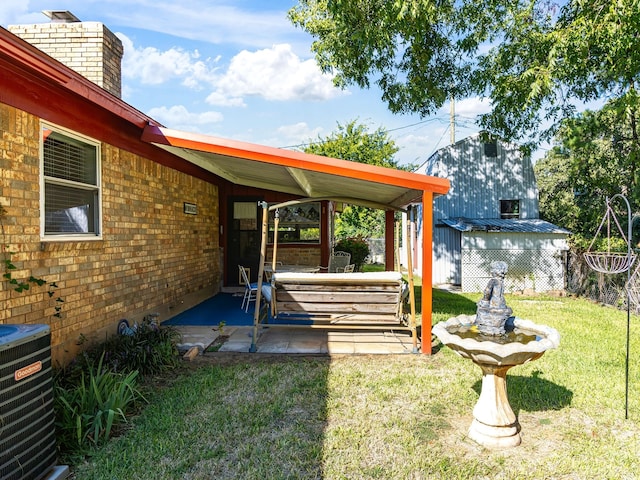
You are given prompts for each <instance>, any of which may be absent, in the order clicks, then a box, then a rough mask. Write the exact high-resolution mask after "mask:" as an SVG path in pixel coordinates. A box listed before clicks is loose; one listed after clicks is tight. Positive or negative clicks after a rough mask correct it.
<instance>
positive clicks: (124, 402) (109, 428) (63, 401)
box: [54, 360, 144, 454]
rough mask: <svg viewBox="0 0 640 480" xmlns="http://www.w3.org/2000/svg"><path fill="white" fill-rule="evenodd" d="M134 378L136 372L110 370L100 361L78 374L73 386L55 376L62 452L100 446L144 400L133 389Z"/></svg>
mask: <svg viewBox="0 0 640 480" xmlns="http://www.w3.org/2000/svg"><path fill="white" fill-rule="evenodd" d="M137 377H138V372H137V371H132V372H129V373H127V374H120V373H115V372H113V371H110V370H109V368H108V366H107V365H105V364H103V363H102V360H101V361H99V362H98V364H97V365H96V366H95V367H94V366H91V367H90V368H88V370H87V371H84V372H82V373H80V376H79V380H78V382H77V383H75V384H73V383H69V382H68V381H66V380H67V379H64V378H63V377H59V376H57V377H56V381H55V388H54V409H55V414H56V434H57V438H58V445H60V447H61V448H62V449H63V451H65V453H67V454H69V453H82V452H86V451H87V450H88V449H89V448H90V447H91V446H96V445H101V444H102V443H104V442H105V441H106V440H108V439H109V437H110V436H111V434H112V433H113V432H114V430H115V429H117V427H119V426H120V425H122V424H123V423H126V422H127V414H128V413H129V412H131V411H132V410H133V409H134V408H135V407H136V404H137V403H138V402H139V401H141V400H144V397H143V396H142V394H141V393H140V391H139V390H138V389H137V384H138V383H137Z"/></svg>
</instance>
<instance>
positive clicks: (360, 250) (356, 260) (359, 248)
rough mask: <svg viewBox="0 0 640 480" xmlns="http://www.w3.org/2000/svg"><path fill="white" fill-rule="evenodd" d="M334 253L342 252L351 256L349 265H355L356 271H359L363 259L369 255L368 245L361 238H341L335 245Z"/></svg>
mask: <svg viewBox="0 0 640 480" xmlns="http://www.w3.org/2000/svg"><path fill="white" fill-rule="evenodd" d="M334 249H335V250H336V251H343V252H347V253H350V254H351V263H353V264H355V266H356V270H360V268H361V267H362V264H363V263H364V261H365V259H366V258H367V256H368V255H369V244H367V241H366V240H365V239H364V238H362V237H349V238H343V239H341V240H339V241H338V242H337V243H336V246H335V248H334Z"/></svg>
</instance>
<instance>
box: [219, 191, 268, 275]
mask: <svg viewBox="0 0 640 480" xmlns="http://www.w3.org/2000/svg"><path fill="white" fill-rule="evenodd" d="M260 200H262V199H261V198H257V197H255V198H254V197H251V198H248V197H242V198H240V197H237V198H231V199H230V202H229V212H228V216H227V218H228V219H229V220H228V225H227V232H228V239H227V265H228V266H229V267H228V268H227V285H229V286H238V285H241V284H242V281H241V279H240V278H239V277H240V275H239V271H238V265H242V266H244V267H246V268H248V269H249V274H250V275H249V276H250V280H251V282H255V281H257V279H258V266H259V262H260V238H261V235H262V228H261V227H262V224H261V222H262V211H261V209H259V208H258V201H260Z"/></svg>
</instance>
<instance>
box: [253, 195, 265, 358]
mask: <svg viewBox="0 0 640 480" xmlns="http://www.w3.org/2000/svg"><path fill="white" fill-rule="evenodd" d="M258 206H260V207H262V240H261V242H260V263H259V264H258V291H257V292H256V305H255V308H254V309H253V336H252V337H251V346H250V347H249V352H251V353H255V352H257V351H258V346H257V343H258V322H259V321H260V302H261V301H262V277H263V276H264V261H265V258H266V256H267V234H268V230H269V228H268V227H269V208H268V205H267V202H258Z"/></svg>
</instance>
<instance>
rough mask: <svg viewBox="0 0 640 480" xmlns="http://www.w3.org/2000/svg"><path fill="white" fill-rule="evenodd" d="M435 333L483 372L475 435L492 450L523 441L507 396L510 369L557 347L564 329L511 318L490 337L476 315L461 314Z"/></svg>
mask: <svg viewBox="0 0 640 480" xmlns="http://www.w3.org/2000/svg"><path fill="white" fill-rule="evenodd" d="M433 334H434V335H436V336H437V337H438V338H439V339H440V341H441V342H442V343H443V344H444V345H447V346H448V347H449V348H451V349H452V350H453V351H455V352H456V353H457V354H458V355H460V356H461V357H464V358H468V359H470V360H471V361H472V362H473V363H475V364H476V365H478V366H479V367H480V368H481V370H482V390H481V392H480V398H479V399H478V402H477V403H476V406H475V408H474V409H473V417H474V418H473V422H472V423H471V426H470V428H469V437H470V438H471V439H472V440H474V441H475V442H477V443H479V444H480V445H483V446H485V447H487V448H494V449H501V448H509V447H515V446H517V445H520V442H521V437H520V425H519V424H518V419H517V417H516V415H515V414H514V413H513V410H512V409H511V405H510V404H509V398H508V397H507V371H508V370H509V369H510V368H512V367H515V366H517V365H522V364H524V363H527V362H530V361H532V360H536V359H538V358H540V357H541V356H542V355H543V354H544V352H545V351H547V350H549V349H551V348H557V347H558V345H559V344H560V336H559V335H558V332H557V331H556V330H554V329H553V328H550V327H547V326H545V325H536V324H535V323H533V322H530V321H528V320H523V319H519V318H517V317H510V318H509V319H508V320H507V322H506V325H505V334H504V335H501V336H493V335H487V334H484V333H482V332H480V331H479V330H478V326H477V325H476V324H475V316H473V315H459V316H457V317H453V318H450V319H449V320H447V321H446V322H441V323H438V324H436V325H435V326H434V327H433Z"/></svg>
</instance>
